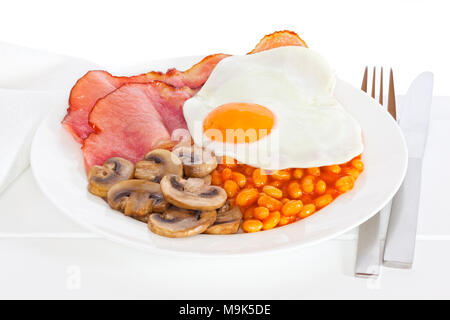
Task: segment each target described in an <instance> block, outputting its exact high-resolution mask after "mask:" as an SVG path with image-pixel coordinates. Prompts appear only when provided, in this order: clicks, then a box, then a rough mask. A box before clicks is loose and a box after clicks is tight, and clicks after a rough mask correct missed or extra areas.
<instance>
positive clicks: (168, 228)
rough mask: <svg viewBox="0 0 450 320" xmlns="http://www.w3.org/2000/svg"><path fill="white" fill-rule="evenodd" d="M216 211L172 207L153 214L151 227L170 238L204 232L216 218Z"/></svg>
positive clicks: (150, 219)
mask: <svg viewBox="0 0 450 320" xmlns="http://www.w3.org/2000/svg"><path fill="white" fill-rule="evenodd" d="M216 215H217V213H216V211H215V210H210V211H195V210H187V209H181V208H177V207H170V208H169V209H168V210H167V211H166V212H164V214H162V215H161V214H157V213H154V214H151V215H150V217H149V219H148V227H149V229H150V230H151V231H152V232H154V233H156V234H159V235H160V236H164V237H170V238H182V237H189V236H193V235H196V234H199V233H202V232H204V231H205V230H206V229H208V227H209V226H211V225H212V224H213V223H214V221H215V220H216Z"/></svg>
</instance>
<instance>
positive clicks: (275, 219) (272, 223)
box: [262, 211, 281, 230]
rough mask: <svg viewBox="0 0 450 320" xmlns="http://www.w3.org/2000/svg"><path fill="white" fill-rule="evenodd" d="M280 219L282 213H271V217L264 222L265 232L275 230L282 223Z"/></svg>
mask: <svg viewBox="0 0 450 320" xmlns="http://www.w3.org/2000/svg"><path fill="white" fill-rule="evenodd" d="M280 218H281V214H280V211H273V212H271V213H269V216H268V217H267V218H265V219H264V220H263V221H262V223H263V227H262V228H263V230H270V229H273V228H275V227H276V226H277V225H278V223H279V222H280Z"/></svg>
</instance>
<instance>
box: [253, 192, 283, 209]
mask: <svg viewBox="0 0 450 320" xmlns="http://www.w3.org/2000/svg"><path fill="white" fill-rule="evenodd" d="M258 205H259V206H261V207H266V208H267V209H269V210H270V211H276V210H280V209H281V207H282V205H283V204H282V203H281V201H278V200H277V199H275V198H272V197H270V196H268V195H265V194H263V195H262V196H260V197H259V198H258Z"/></svg>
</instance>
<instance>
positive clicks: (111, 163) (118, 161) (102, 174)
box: [88, 157, 134, 198]
mask: <svg viewBox="0 0 450 320" xmlns="http://www.w3.org/2000/svg"><path fill="white" fill-rule="evenodd" d="M133 174H134V165H133V163H131V162H130V161H128V160H126V159H123V158H119V157H115V158H111V159H108V160H106V161H105V163H104V164H103V166H92V167H91V169H90V170H89V174H88V180H89V185H88V190H89V192H90V193H92V194H95V195H96V196H99V197H102V198H105V197H106V196H107V195H108V191H109V189H110V188H111V187H112V186H113V185H114V184H116V183H117V182H119V181H123V180H128V179H132V178H133Z"/></svg>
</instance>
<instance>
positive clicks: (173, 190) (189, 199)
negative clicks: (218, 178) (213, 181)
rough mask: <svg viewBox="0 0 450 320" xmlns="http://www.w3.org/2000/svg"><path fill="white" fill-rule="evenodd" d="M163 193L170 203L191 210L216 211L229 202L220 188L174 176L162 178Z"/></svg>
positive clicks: (200, 180) (196, 179) (193, 179)
mask: <svg viewBox="0 0 450 320" xmlns="http://www.w3.org/2000/svg"><path fill="white" fill-rule="evenodd" d="M161 191H162V193H163V195H164V197H165V199H166V200H167V201H168V202H169V203H171V204H173V205H175V206H177V207H180V208H184V209H191V210H215V209H217V208H220V207H221V206H223V205H224V203H225V201H226V200H227V193H226V192H225V190H223V189H222V188H220V187H216V186H209V185H206V184H205V183H204V181H203V179H199V178H189V179H187V180H185V179H183V178H181V177H180V176H177V175H174V174H172V175H166V176H164V178H162V180H161Z"/></svg>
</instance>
